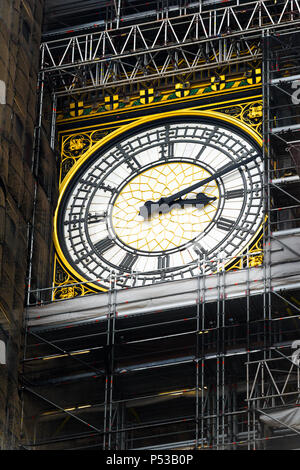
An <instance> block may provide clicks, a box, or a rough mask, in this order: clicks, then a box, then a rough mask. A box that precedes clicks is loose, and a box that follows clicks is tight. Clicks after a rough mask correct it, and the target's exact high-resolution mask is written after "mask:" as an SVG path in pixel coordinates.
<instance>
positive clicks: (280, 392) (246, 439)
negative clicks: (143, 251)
mask: <svg viewBox="0 0 300 470" xmlns="http://www.w3.org/2000/svg"><path fill="white" fill-rule="evenodd" d="M200 6H201V5H200ZM245 11H246V12H247V14H245ZM250 19H251V21H250ZM298 20H299V5H298V3H297V1H296V0H292V1H290V0H289V1H284V2H276V3H274V2H271V1H259V2H249V3H245V4H243V5H239V4H234V5H232V6H230V7H229V6H228V7H225V8H224V7H223V6H221V7H219V6H216V8H215V9H214V10H209V9H208V10H206V11H204V12H203V11H202V10H200V12H199V13H197V14H194V15H190V16H189V17H186V16H182V17H175V18H171V19H170V18H167V17H166V18H162V19H160V20H158V22H157V24H155V25H154V26H153V27H152V26H149V24H145V25H135V26H131V27H128V28H125V29H119V30H118V34H120V32H121V33H122V34H123V33H124V34H125V36H122V39H120V38H119V39H118V43H116V41H117V36H116V31H108V30H107V31H103V32H102V33H95V34H88V35H83V36H81V37H73V38H71V39H62V40H61V41H49V42H47V43H44V44H43V45H42V51H43V59H42V60H43V63H42V74H43V77H46V76H48V77H51V79H53V77H55V80H56V82H53V84H54V87H55V94H66V93H70V92H77V91H83V90H87V89H88V88H90V87H91V88H93V87H100V88H103V87H105V86H108V85H110V84H111V85H112V86H116V85H117V84H119V83H121V82H122V81H123V80H124V81H127V82H129V81H130V80H132V81H134V80H135V81H137V80H141V82H143V83H146V80H148V78H149V75H147V74H146V71H147V70H149V69H150V67H151V63H152V66H153V69H152V71H150V75H151V74H152V76H153V77H154V76H156V77H157V76H159V74H163V73H170V74H176V76H177V75H178V74H181V73H185V71H186V70H185V69H187V68H188V67H186V64H187V63H189V64H191V63H192V64H193V61H194V65H193V66H192V67H194V68H195V67H199V68H200V67H203V68H208V67H209V66H217V65H219V64H220V63H221V62H220V61H223V62H222V63H225V61H226V63H229V62H230V63H232V62H234V61H237V62H241V61H243V60H244V57H243V56H234V51H235V53H236V52H237V44H238V43H240V44H241V43H243V44H244V46H245V47H246V49H247V50H248V52H249V57H252V59H255V60H256V59H257V58H258V57H259V56H260V55H261V54H263V57H262V58H263V97H264V111H265V112H264V122H263V132H264V142H265V146H264V160H265V162H266V167H265V211H266V216H267V223H266V228H267V230H266V231H265V233H264V240H263V264H262V265H260V263H261V259H260V260H259V261H258V259H257V258H259V257H260V256H261V255H262V253H261V251H257V253H248V254H247V255H246V256H244V257H243V259H242V260H241V263H240V266H239V268H240V270H239V271H237V273H233V274H232V277H231V278H230V279H231V280H230V281H229V277H228V273H226V272H225V270H224V269H221V270H219V271H218V273H217V274H215V275H213V276H205V275H204V274H203V273H204V272H202V271H201V266H200V265H199V268H200V269H199V276H198V277H197V278H196V280H195V282H194V284H193V287H192V289H191V292H190V295H191V296H193V302H190V303H186V305H181V306H179V304H178V303H177V305H176V301H175V302H174V301H173V303H172V296H174V292H173V293H172V292H170V294H169V296H170V299H171V301H170V303H169V305H168V306H167V305H163V306H157V305H156V307H155V308H154V307H153V305H152V306H151V304H150V307H149V308H148V309H147V308H144V307H147V305H148V302H150V300H153V296H151V292H150V294H149V296H148V297H147V296H146V295H144V296H143V298H142V299H139V300H138V303H139V307H137V309H138V308H140V310H139V311H137V312H136V314H135V315H132V312H131V313H130V308H129V311H128V312H126V311H125V312H124V311H123V314H121V313H120V310H119V309H120V303H119V299H120V296H122V299H123V304H124V305H127V308H128V302H129V301H130V295H131V292H133V290H132V291H131V290H130V289H129V290H119V289H117V283H116V279H115V277H114V276H112V277H111V284H110V289H109V291H108V293H107V294H106V297H105V299H106V300H105V301H106V305H104V306H102V307H101V308H102V310H101V312H102V313H101V314H100V313H99V312H100V307H99V305H96V306H95V307H94V311H93V314H90V312H89V311H87V315H86V317H84V315H82V316H81V317H80V318H77V319H76V321H75V320H74V318H72V317H71V314H72V311H73V309H76V308H79V307H78V305H79V304H77V303H76V302H77V301H80V299H73V300H66V301H61V302H57V303H50V304H49V305H43V301H45V300H49V299H50V297H49V293H48V292H49V291H48V290H47V289H46V290H38V295H36V296H35V298H37V303H38V304H39V305H37V306H36V307H34V308H32V307H30V309H29V308H28V312H27V313H28V316H27V348H26V354H25V357H24V375H23V395H24V431H26V429H31V431H32V432H30V433H28V434H26V437H25V439H24V447H25V448H28V449H41V448H42V449H75V448H76V449H115V450H118V449H119V450H120V449H144V448H148V449H149V448H150V449H157V450H158V449H159V450H164V449H258V448H259V449H268V448H297V447H299V444H298V443H297V442H299V428H298V427H297V425H289V424H286V421H285V420H284V419H283V418H282V417H281V415H280V417H278V416H279V415H278V414H274V412H277V411H281V412H282V410H286V409H291V408H292V409H294V408H296V406H297V405H298V403H299V392H300V390H299V387H300V381H299V366H298V363H297V362H295V360H294V356H292V353H293V349H292V348H291V346H292V342H293V341H294V340H299V339H300V325H299V312H300V296H299V291H300V290H299V282H298V279H299V266H300V258H299V253H300V250H299V249H298V248H297V247H296V245H295V246H294V245H293V244H292V243H290V238H289V237H291V236H293V237H294V239H293V240H295V239H298V238H297V237H295V235H296V234H297V233H298V234H299V228H300V215H299V214H300V211H299V210H300V196H299V184H298V182H299V157H300V152H299V149H300V137H299V135H298V134H297V132H298V127H296V126H295V122H297V121H295V120H297V119H298V116H299V115H300V113H299V111H298V109H299V106H298V101H297V99H296V98H297V97H296V95H295V94H294V95H293V92H294V91H297V89H296V88H293V85H292V84H293V83H294V82H295V81H296V80H297V79H298V78H299V74H300V39H299V33H298V32H297V24H298ZM187 21H188V22H187ZM197 21H198V23H196V22H197ZM210 21H211V23H210ZM179 24H180V25H181V26H180V28H181V30H182V28H185V33H184V35H183V36H180V34H179V32H178V30H177V26H178V25H179ZM196 24H198V28H199V29H198V33H197V35H195V36H194V41H195V43H196V44H192V43H191V42H192V41H191V37H192V36H191V35H192V34H196V33H195V31H196V27H195V25H196ZM200 25H201V28H202V29H201V28H200ZM209 25H210V26H209ZM247 26H248V29H247V28H246V27H247ZM228 27H231V28H232V29H233V31H232V33H231V34H230V39H229V33H228V30H226V28H228ZM208 28H211V29H208ZM277 28H278V29H279V30H280V35H279V34H278V32H277ZM187 31H189V32H188V33H187ZM200 31H201V32H200ZM171 33H172V35H171ZM146 34H147V35H149V36H147V37H146ZM160 34H162V37H163V38H164V41H165V42H163V43H162V44H164V51H165V52H164V54H166V55H165V56H164V55H163V56H162V57H161V56H160V54H157V55H156V53H157V52H158V50H159V49H160V48H161V47H162V44H160V45H158V38H159V35H160ZM164 34H165V36H164ZM217 34H220V35H221V36H222V34H225V37H218V38H217V37H216V35H217ZM170 35H171V36H170ZM189 35H190V36H189ZM201 35H202V36H201ZM251 35H252V36H251ZM149 37H150V39H151V40H149ZM134 38H136V39H137V38H138V39H139V41H140V43H139V44H138V42H136V43H135V45H134V50H133V51H131V53H130V54H129V49H130V47H131V46H130V41H134ZM142 38H144V39H142ZM250 39H255V40H257V41H258V42H260V49H259V53H258V52H257V49H255V47H252V46H251V47H250V42H249V40H250ZM184 41H185V42H186V43H184ZM189 41H190V42H189ZM234 41H236V42H235V46H233V42H234ZM171 42H173V44H171ZM258 42H257V43H256V44H258ZM229 43H230V45H229ZM116 44H117V45H116ZM131 44H132V43H131ZM203 44H205V48H207V50H209V51H213V50H215V53H213V54H212V55H211V56H210V59H209V60H208V62H207V63H206V64H204V63H203V64H200V55H199V56H198V57H197V59H196V56H197V52H196V53H195V55H194V56H193V60H192V62H191V60H190V57H187V52H186V50H188V48H189V47H191V48H193V47H195V46H196V50H197V51H198V52H199V51H201V54H202V55H201V58H202V59H205V56H204V55H203V50H204V49H203V48H201V47H200V46H201V45H203ZM261 45H262V46H263V48H262V49H261ZM100 46H101V47H103V48H104V49H102V52H104V56H103V57H101V56H100V57H99V61H97V60H96V59H97V54H98V51H99V50H100ZM217 46H218V49H216V47H217ZM225 46H226V47H227V49H226V54H225V55H222V54H223V52H222V54H221V51H225V49H222V48H223V47H225ZM138 47H142V50H140V51H138V50H137V49H138ZM186 48H187V49H186ZM214 48H215V49H214ZM234 48H235V49H234ZM156 49H157V50H156ZM216 50H220V55H219V54H218V53H216ZM254 51H256V52H254ZM109 53H110V54H112V60H111V61H110V63H111V64H112V65H108V64H105V62H107V60H108V57H107V54H109ZM126 54H127V55H126ZM175 54H178V59H179V56H181V59H182V62H181V64H183V65H182V67H183V68H182V69H180V68H177V70H176V68H175V67H173V68H172V67H171V57H174V55H175ZM199 54H200V52H199ZM251 54H254V55H253V56H251ZM125 55H126V57H125ZM184 56H185V57H186V58H184ZM129 57H131V58H133V62H132V64H131V65H129V62H127V61H129ZM249 57H248V58H247V60H249ZM144 60H145V61H146V62H145V63H144V67H145V68H143V67H142V66H141V65H140V64H141V62H143V61H144ZM210 60H211V61H212V63H211V62H210ZM47 62H48V63H47ZM124 64H125V65H124ZM137 64H139V65H137ZM154 64H156V65H154ZM164 64H166V65H165V67H164ZM177 64H179V60H177ZM101 67H102V72H103V74H102V75H101V73H100V72H101ZM127 67H128V68H127ZM97 70H98V72H97ZM113 70H115V75H114V74H113ZM133 71H134V72H133ZM95 74H96V75H95ZM97 74H98V75H97ZM79 77H81V78H79ZM82 77H84V79H82ZM281 257H282V259H281ZM258 264H259V266H258ZM276 269H278V271H280V272H281V276H282V279H285V282H286V284H285V283H284V282H283V281H282V282H281V284H280V282H279V284H278V285H277V287H276V288H274V272H275V271H276ZM256 272H257V273H258V272H259V273H260V274H257V275H255V274H256ZM253 273H255V274H253ZM235 274H236V277H237V276H238V275H239V276H241V277H242V278H243V284H242V286H243V293H241V292H239V293H238V294H237V295H228V289H229V288H231V287H233V288H235V287H236V288H241V286H239V285H238V284H239V281H238V280H234V279H236V278H235V277H234V276H235ZM259 275H261V277H260V278H259ZM257 282H260V288H259V289H257V290H255V289H256V285H257ZM170 286H172V283H170ZM67 287H71V288H72V287H73V285H71V286H67ZM154 287H155V286H154ZM151 288H152V287H151ZM166 288H167V287H166ZM174 289H176V286H174ZM171 291H172V289H171ZM212 291H213V292H214V293H213V295H212ZM32 293H33V292H31V293H30V294H32ZM35 294H36V293H35ZM29 298H30V297H29ZM89 298H90V299H91V301H92V300H93V296H90V297H89ZM81 300H83V299H81ZM68 302H69V303H70V302H71V303H72V304H68ZM64 305H65V306H67V307H66V308H65V313H66V314H68V315H69V316H68V315H66V316H65V317H63V316H62V315H61V314H62V311H63V309H64V307H63V306H64ZM68 305H71V306H70V307H69V306H68ZM143 308H144V310H143ZM49 309H50V310H49ZM51 309H52V310H51ZM85 309H87V305H85V306H82V312H83V313H84V311H85ZM79 310H80V308H79ZM91 311H92V310H91ZM41 319H42V320H43V321H41ZM264 419H265V420H264ZM266 419H267V421H266ZM272 422H273V423H276V426H275V425H274V426H272V424H270V423H272ZM28 423H30V425H28ZM298 426H299V425H298ZM297 439H298V440H297Z"/></svg>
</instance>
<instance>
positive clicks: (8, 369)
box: [0, 0, 57, 449]
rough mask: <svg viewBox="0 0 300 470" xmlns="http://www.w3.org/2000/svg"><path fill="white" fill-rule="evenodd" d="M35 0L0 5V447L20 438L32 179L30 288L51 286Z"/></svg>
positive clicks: (48, 154)
mask: <svg viewBox="0 0 300 470" xmlns="http://www.w3.org/2000/svg"><path fill="white" fill-rule="evenodd" d="M43 1H44V0H1V2H0V84H1V86H0V339H2V340H4V342H5V343H6V349H7V363H6V364H5V365H4V364H0V449H14V448H18V446H19V443H20V429H21V426H20V423H21V407H20V403H21V400H20V392H19V388H18V387H19V372H20V371H21V369H22V362H21V359H22V343H23V331H22V326H23V312H24V302H25V298H26V288H27V284H28V259H29V257H28V252H29V247H30V234H31V228H32V220H33V210H34V193H35V191H34V189H35V184H36V185H37V191H36V194H37V199H36V211H35V213H36V216H35V230H34V245H33V269H32V285H33V286H35V287H45V286H49V285H50V284H51V273H52V269H51V262H52V252H51V250H52V248H51V245H52V243H51V233H52V219H53V207H54V204H55V198H56V186H55V185H56V181H57V178H56V162H55V157H54V154H53V152H52V150H51V149H50V146H49V143H48V136H47V132H46V131H43V129H42V131H41V137H42V138H41V141H42V142H41V146H40V148H41V151H40V158H39V171H38V177H37V180H36V179H35V178H34V175H33V171H32V168H33V145H34V126H35V122H36V103H37V100H38V94H37V76H38V67H39V46H40V41H41V27H42V18H43ZM25 432H26V430H25Z"/></svg>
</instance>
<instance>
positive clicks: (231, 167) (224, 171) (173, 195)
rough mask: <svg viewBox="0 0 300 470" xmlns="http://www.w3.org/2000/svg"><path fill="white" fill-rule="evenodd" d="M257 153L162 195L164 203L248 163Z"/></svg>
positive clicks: (168, 202)
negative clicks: (168, 194) (200, 179)
mask: <svg viewBox="0 0 300 470" xmlns="http://www.w3.org/2000/svg"><path fill="white" fill-rule="evenodd" d="M258 157H259V155H257V154H255V155H251V157H249V158H246V159H245V160H242V161H239V162H236V163H233V164H232V165H230V166H228V165H225V166H224V167H222V168H221V169H220V170H219V171H217V172H216V173H215V174H214V175H211V176H209V177H208V178H206V179H205V180H202V181H199V182H198V183H195V184H193V185H192V186H189V187H188V188H185V189H182V190H181V191H178V193H175V194H172V195H171V196H168V197H164V198H162V199H163V201H161V202H164V203H165V204H170V203H171V202H173V201H175V200H176V199H178V198H180V197H181V196H184V195H185V194H188V193H190V192H192V191H194V190H195V189H198V188H200V187H201V186H204V185H205V184H207V183H210V182H211V181H213V180H215V179H217V178H219V177H220V176H223V175H226V173H230V172H231V171H232V170H235V169H236V168H239V167H240V166H242V165H247V164H248V163H250V162H252V161H253V160H255V159H256V158H258Z"/></svg>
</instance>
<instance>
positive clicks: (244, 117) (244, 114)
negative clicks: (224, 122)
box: [220, 100, 263, 134]
mask: <svg viewBox="0 0 300 470" xmlns="http://www.w3.org/2000/svg"><path fill="white" fill-rule="evenodd" d="M220 111H221V112H223V113H225V114H228V115H230V116H232V117H235V118H236V119H239V120H240V121H242V122H244V123H245V124H247V125H248V126H250V127H252V129H254V130H255V131H256V132H257V133H258V134H261V125H262V116H263V106H262V101H261V100H257V101H252V102H250V103H246V104H237V105H234V106H231V107H229V108H226V109H220Z"/></svg>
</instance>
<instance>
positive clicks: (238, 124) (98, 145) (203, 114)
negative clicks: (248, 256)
mask: <svg viewBox="0 0 300 470" xmlns="http://www.w3.org/2000/svg"><path fill="white" fill-rule="evenodd" d="M172 116H199V117H209V118H215V119H219V120H221V121H224V122H226V123H229V124H232V125H234V126H235V127H238V128H240V129H241V130H243V131H244V132H246V133H247V134H248V135H249V136H250V137H252V139H254V140H255V141H256V142H257V143H258V145H259V146H260V147H262V138H261V137H260V136H259V134H258V133H257V132H256V131H255V130H253V129H252V128H251V127H250V126H248V125H247V124H245V123H243V122H241V121H240V120H239V119H237V118H234V117H232V116H228V115H226V114H224V113H219V112H217V111H191V110H188V109H185V110H180V111H172V112H167V113H162V114H156V115H150V116H147V117H144V118H141V119H139V120H137V121H135V122H132V123H130V124H127V125H125V126H121V127H120V128H119V129H117V130H115V131H113V132H111V133H110V134H109V135H107V136H105V137H104V138H103V139H101V140H100V141H99V142H98V143H96V144H95V145H93V146H92V147H91V148H90V149H89V150H88V151H87V152H86V153H84V154H83V155H82V156H81V157H80V159H79V160H78V161H77V162H76V163H75V164H74V165H73V167H72V168H71V169H70V171H69V172H68V174H67V175H66V177H65V178H64V180H63V182H62V184H61V187H60V195H59V198H58V202H57V207H56V210H55V215H54V234H53V240H54V246H55V250H56V253H57V255H58V258H59V261H60V263H62V264H63V266H64V267H66V269H67V270H68V271H69V272H70V273H71V274H72V275H73V276H74V277H75V279H78V280H79V281H82V282H87V285H88V286H90V287H92V288H94V289H96V290H98V291H106V289H104V288H102V287H99V286H97V285H96V284H93V282H89V281H88V280H87V279H85V278H83V277H82V276H81V275H79V274H78V273H77V272H76V271H75V269H74V268H73V267H72V266H71V265H70V264H69V263H68V261H67V260H66V258H65V256H64V254H63V251H62V249H61V247H60V244H59V240H58V233H57V223H58V212H59V208H60V204H61V201H62V199H63V196H64V193H65V191H66V189H67V187H68V185H69V183H70V181H71V180H72V178H73V177H74V175H75V174H76V172H77V171H78V169H79V168H80V167H81V166H82V165H83V163H84V162H86V160H87V159H88V158H89V157H90V156H91V155H92V154H93V153H94V152H95V151H97V150H99V149H100V148H101V147H102V146H104V145H105V144H107V143H108V142H109V141H111V140H112V139H114V138H115V137H117V136H119V135H121V134H123V133H125V132H127V131H129V130H132V129H134V128H137V127H139V126H140V125H142V124H144V123H149V122H153V121H158V120H161V119H164V118H169V117H172ZM259 230H260V229H259ZM257 234H258V232H257V233H256V234H255V236H254V237H253V238H252V239H251V241H250V242H249V243H248V244H247V246H246V247H243V249H242V250H241V252H240V254H239V255H241V254H242V252H243V251H244V250H245V248H247V247H248V246H249V245H250V244H251V242H252V241H253V240H254V239H255V237H256V236H257Z"/></svg>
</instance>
